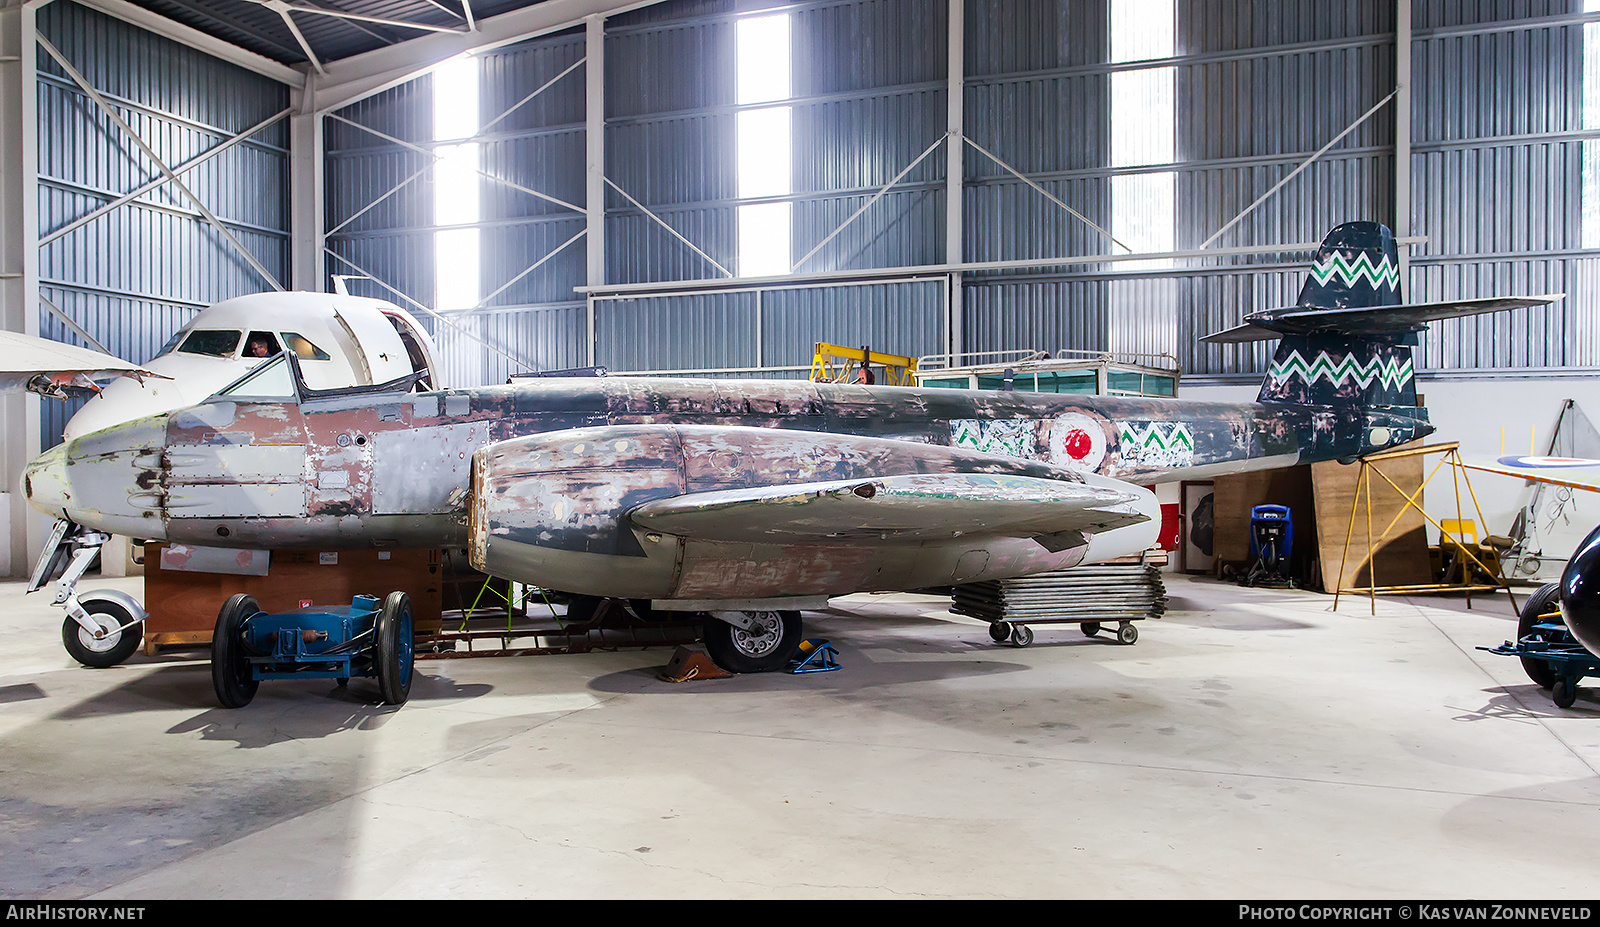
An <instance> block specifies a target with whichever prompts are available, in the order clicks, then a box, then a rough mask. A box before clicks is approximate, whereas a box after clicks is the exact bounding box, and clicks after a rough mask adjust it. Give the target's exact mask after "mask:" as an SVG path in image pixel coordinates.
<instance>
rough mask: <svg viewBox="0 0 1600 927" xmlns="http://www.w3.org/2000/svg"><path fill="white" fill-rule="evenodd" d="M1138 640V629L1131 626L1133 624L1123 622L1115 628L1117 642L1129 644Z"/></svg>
mask: <svg viewBox="0 0 1600 927" xmlns="http://www.w3.org/2000/svg"><path fill="white" fill-rule="evenodd" d="M1138 639H1139V629H1138V628H1136V627H1134V626H1133V622H1131V621H1124V622H1123V623H1122V624H1121V625H1119V626H1118V627H1117V640H1119V641H1121V642H1122V643H1124V644H1131V643H1133V642H1134V641H1137V640H1138Z"/></svg>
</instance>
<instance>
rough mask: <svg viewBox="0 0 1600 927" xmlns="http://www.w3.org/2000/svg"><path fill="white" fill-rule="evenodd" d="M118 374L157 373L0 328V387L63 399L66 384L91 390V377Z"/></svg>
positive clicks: (94, 353)
mask: <svg viewBox="0 0 1600 927" xmlns="http://www.w3.org/2000/svg"><path fill="white" fill-rule="evenodd" d="M120 376H131V377H135V378H137V379H140V380H143V379H144V378H145V377H155V376H160V374H157V373H151V372H150V371H148V370H146V369H144V368H143V367H140V366H139V365H138V364H130V363H128V362H127V361H125V360H121V359H119V358H115V357H112V356H111V355H110V354H102V353H100V352H99V351H91V350H89V349H88V348H80V347H77V346H75V345H70V344H62V343H61V342H59V341H51V340H50V339H48V338H36V337H34V336H32V335H24V334H21V333H19V332H8V331H0V390H15V389H26V390H31V391H33V392H35V393H38V394H39V395H41V396H50V397H53V398H56V399H64V398H66V388H68V387H79V388H84V389H94V388H95V387H94V383H93V381H94V380H97V379H98V380H104V379H107V378H110V377H120Z"/></svg>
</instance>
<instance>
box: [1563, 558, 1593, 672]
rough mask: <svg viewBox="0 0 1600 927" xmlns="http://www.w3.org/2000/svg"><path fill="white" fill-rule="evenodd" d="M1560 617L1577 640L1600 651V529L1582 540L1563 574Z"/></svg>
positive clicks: (1590, 649)
mask: <svg viewBox="0 0 1600 927" xmlns="http://www.w3.org/2000/svg"><path fill="white" fill-rule="evenodd" d="M1561 618H1562V620H1563V621H1565V622H1566V623H1567V630H1568V631H1571V632H1572V636H1573V637H1575V638H1577V639H1578V643H1580V644H1582V645H1583V646H1584V648H1585V649H1587V650H1588V651H1589V652H1590V653H1593V654H1600V528H1596V529H1594V530H1593V531H1591V532H1590V533H1589V536H1588V537H1586V538H1584V539H1583V543H1582V544H1579V545H1578V550H1577V553H1574V554H1573V555H1572V559H1571V560H1568V561H1567V568H1566V569H1565V570H1563V571H1562V573H1561Z"/></svg>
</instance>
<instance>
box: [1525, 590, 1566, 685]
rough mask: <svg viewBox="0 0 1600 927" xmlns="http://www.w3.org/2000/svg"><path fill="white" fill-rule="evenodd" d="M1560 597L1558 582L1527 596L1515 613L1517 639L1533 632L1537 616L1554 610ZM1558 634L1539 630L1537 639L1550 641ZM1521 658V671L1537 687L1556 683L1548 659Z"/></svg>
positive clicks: (1552, 667)
mask: <svg viewBox="0 0 1600 927" xmlns="http://www.w3.org/2000/svg"><path fill="white" fill-rule="evenodd" d="M1560 598H1561V584H1560V583H1546V584H1544V585H1543V586H1540V587H1539V588H1538V589H1536V590H1534V593H1533V595H1530V596H1528V598H1527V601H1525V602H1523V603H1522V611H1521V612H1519V613H1518V615H1517V640H1518V641H1521V640H1523V639H1524V638H1526V637H1528V636H1529V635H1531V634H1534V633H1535V631H1534V630H1533V626H1534V625H1536V624H1538V623H1539V616H1540V615H1542V614H1545V613H1546V612H1552V611H1555V610H1556V608H1557V604H1556V603H1557V602H1558V601H1559V600H1560ZM1560 634H1561V632H1558V631H1556V632H1550V631H1547V632H1541V633H1540V634H1539V639H1540V640H1543V641H1550V640H1554V639H1556V638H1558V637H1559V636H1560ZM1521 659H1522V671H1523V672H1525V673H1527V674H1528V678H1529V679H1531V680H1533V681H1534V683H1535V684H1536V685H1538V686H1539V688H1541V689H1548V688H1550V687H1551V686H1553V685H1555V684H1556V670H1555V667H1554V666H1551V665H1550V662H1549V661H1548V660H1540V659H1538V658H1536V657H1522V658H1521Z"/></svg>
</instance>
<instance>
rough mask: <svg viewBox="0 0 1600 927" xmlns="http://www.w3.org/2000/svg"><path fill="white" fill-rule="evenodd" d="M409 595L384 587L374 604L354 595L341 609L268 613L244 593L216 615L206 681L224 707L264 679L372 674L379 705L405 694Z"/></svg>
mask: <svg viewBox="0 0 1600 927" xmlns="http://www.w3.org/2000/svg"><path fill="white" fill-rule="evenodd" d="M412 664H413V654H412V620H411V598H410V597H409V596H407V595H406V594H405V593H404V592H391V593H389V596H388V597H387V598H385V599H384V600H383V602H382V603H381V604H380V603H379V601H378V599H377V598H376V597H374V596H370V595H358V596H356V597H355V598H353V599H352V600H351V601H350V606H349V607H348V608H324V607H320V606H312V607H310V608H302V609H298V610H296V611H292V612H282V613H279V614H268V613H266V612H263V611H262V610H261V609H260V608H259V607H258V606H257V605H256V600H255V599H254V598H252V597H250V596H248V595H245V594H244V593H240V594H238V595H235V596H233V597H232V598H230V599H228V601H227V602H226V603H224V604H223V606H222V611H221V612H220V613H219V614H218V615H217V627H216V631H215V633H214V634H213V635H212V637H211V684H212V687H213V688H214V689H216V693H217V701H219V702H221V703H222V707H224V708H243V707H244V706H245V705H248V704H250V700H251V699H253V698H255V695H256V689H257V687H259V686H260V685H261V680H263V679H334V680H337V681H338V683H339V685H341V686H342V685H344V684H345V683H347V682H349V681H350V677H352V676H371V677H375V678H376V679H377V680H378V692H379V694H380V695H381V697H382V700H383V703H384V704H386V705H400V704H403V703H404V702H405V700H406V698H407V697H408V696H409V695H410V694H411V670H412Z"/></svg>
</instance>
